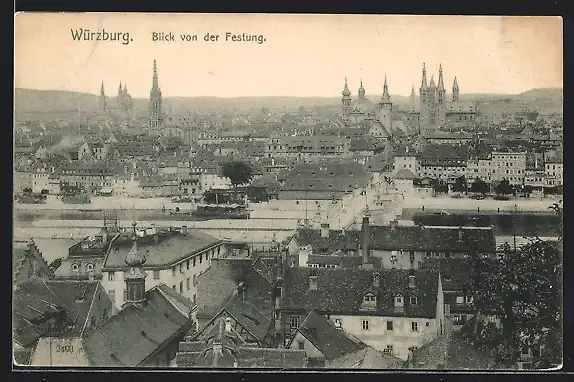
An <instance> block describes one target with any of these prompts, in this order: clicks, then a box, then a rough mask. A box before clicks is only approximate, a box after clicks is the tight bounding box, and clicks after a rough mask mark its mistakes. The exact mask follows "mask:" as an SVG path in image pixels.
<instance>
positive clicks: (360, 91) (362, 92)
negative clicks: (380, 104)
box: [359, 78, 365, 98]
mask: <svg viewBox="0 0 574 382" xmlns="http://www.w3.org/2000/svg"><path fill="white" fill-rule="evenodd" d="M364 96H365V88H364V87H363V79H362V78H361V87H360V88H359V97H360V98H363V97H364Z"/></svg>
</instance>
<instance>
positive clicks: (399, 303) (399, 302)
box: [395, 296, 405, 312]
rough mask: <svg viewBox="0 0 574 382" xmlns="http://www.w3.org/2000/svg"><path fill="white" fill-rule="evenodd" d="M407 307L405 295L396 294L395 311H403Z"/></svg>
mask: <svg viewBox="0 0 574 382" xmlns="http://www.w3.org/2000/svg"><path fill="white" fill-rule="evenodd" d="M404 307H405V301H404V299H403V296H395V312H403V311H404Z"/></svg>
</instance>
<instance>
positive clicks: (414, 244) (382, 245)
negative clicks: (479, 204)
mask: <svg viewBox="0 0 574 382" xmlns="http://www.w3.org/2000/svg"><path fill="white" fill-rule="evenodd" d="M359 235H360V231H358V230H348V231H344V233H343V231H341V230H330V231H329V236H327V237H322V236H321V230H318V229H309V228H300V229H298V230H297V232H296V233H295V235H294V238H295V240H296V241H297V244H298V245H299V246H303V245H311V247H312V248H313V252H314V253H316V254H321V253H324V252H327V253H333V252H335V251H337V250H343V251H344V252H347V251H349V250H355V249H356V248H357V245H358V244H359ZM369 236H370V238H369V248H370V249H375V250H377V249H378V250H404V251H428V252H433V251H435V252H467V251H470V250H471V249H473V250H476V251H477V252H478V253H481V252H484V253H494V252H496V240H495V235H494V229H493V228H491V227H454V226H453V227H433V226H396V227H391V226H379V225H371V226H370V228H369Z"/></svg>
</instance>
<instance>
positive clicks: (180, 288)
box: [179, 281, 183, 293]
mask: <svg viewBox="0 0 574 382" xmlns="http://www.w3.org/2000/svg"><path fill="white" fill-rule="evenodd" d="M179 293H183V281H180V282H179Z"/></svg>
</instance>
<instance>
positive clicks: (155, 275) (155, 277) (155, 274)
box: [153, 270, 159, 280]
mask: <svg viewBox="0 0 574 382" xmlns="http://www.w3.org/2000/svg"><path fill="white" fill-rule="evenodd" d="M153 279H154V280H159V271H158V270H154V271H153Z"/></svg>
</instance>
